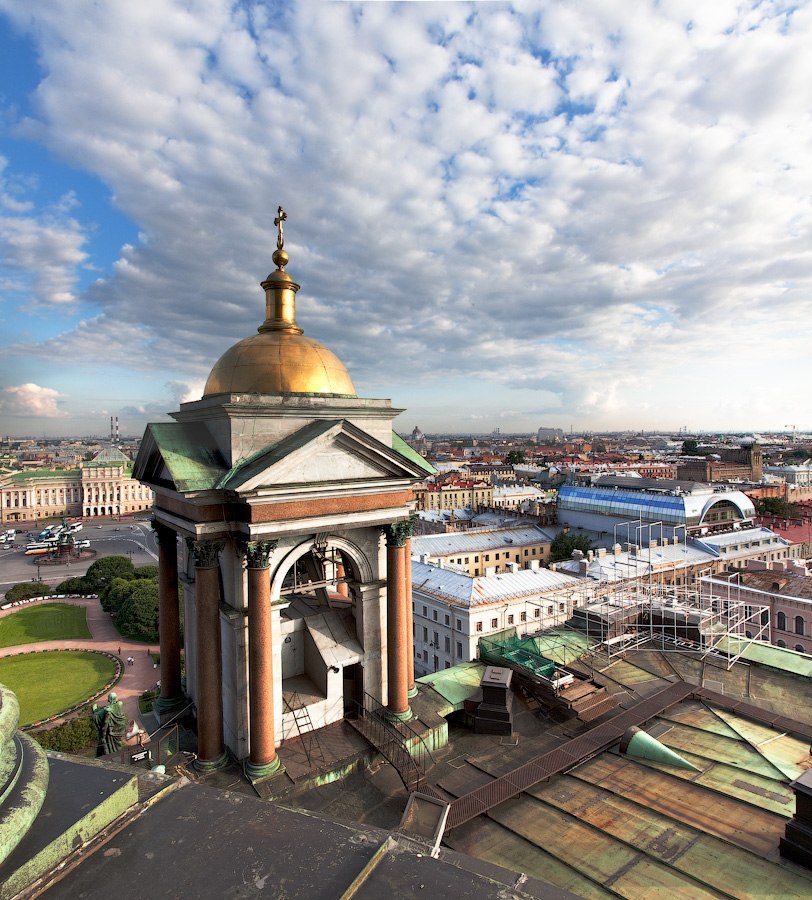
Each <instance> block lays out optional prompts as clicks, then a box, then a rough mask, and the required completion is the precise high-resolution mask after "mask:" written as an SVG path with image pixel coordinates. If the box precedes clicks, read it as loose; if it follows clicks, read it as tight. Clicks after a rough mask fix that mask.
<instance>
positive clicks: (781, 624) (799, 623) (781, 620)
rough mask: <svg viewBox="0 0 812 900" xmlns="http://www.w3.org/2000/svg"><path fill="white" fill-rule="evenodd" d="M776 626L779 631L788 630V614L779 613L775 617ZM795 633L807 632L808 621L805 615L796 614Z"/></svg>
mask: <svg viewBox="0 0 812 900" xmlns="http://www.w3.org/2000/svg"><path fill="white" fill-rule="evenodd" d="M775 627H776V629H777V630H778V631H787V630H788V629H787V616H786V614H785V613H782V612H780V613H778V615H777V616H776V617H775ZM795 634H806V622H805V620H804V617H803V616H795Z"/></svg>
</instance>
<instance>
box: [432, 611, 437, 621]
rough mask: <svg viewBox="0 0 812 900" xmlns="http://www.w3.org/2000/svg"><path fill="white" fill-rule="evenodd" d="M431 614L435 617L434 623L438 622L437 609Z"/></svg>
mask: <svg viewBox="0 0 812 900" xmlns="http://www.w3.org/2000/svg"><path fill="white" fill-rule="evenodd" d="M431 614H432V616H433V617H434V621H435V622H436V621H437V610H436V609H433V610H432V611H431Z"/></svg>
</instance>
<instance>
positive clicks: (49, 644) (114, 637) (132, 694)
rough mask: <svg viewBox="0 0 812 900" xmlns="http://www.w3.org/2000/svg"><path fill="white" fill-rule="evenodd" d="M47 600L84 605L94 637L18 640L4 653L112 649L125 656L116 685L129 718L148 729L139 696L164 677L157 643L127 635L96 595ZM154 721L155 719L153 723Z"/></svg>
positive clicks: (10, 611)
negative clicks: (130, 661)
mask: <svg viewBox="0 0 812 900" xmlns="http://www.w3.org/2000/svg"><path fill="white" fill-rule="evenodd" d="M43 602H49V603H68V604H70V605H72V606H83V607H84V608H85V611H86V614H87V627H88V630H89V631H90V638H74V639H72V640H66V641H37V642H36V643H34V644H17V645H16V646H14V647H2V648H0V657H4V656H15V655H16V654H18V653H29V652H32V651H37V650H103V651H106V652H107V653H112V654H113V655H114V656H118V657H119V658H120V659H121V664H122V666H123V667H124V668H123V672H124V674H123V676H122V678H121V681H119V683H118V684H117V685H116V686H115V687H114V688H113V690H114V691H115V692H116V693H117V694H118V698H119V700H121V701H122V702H123V703H124V709H125V711H126V713H127V721H128V722H131V721H133V720H134V721H135V722H136V724H137V725H138V726H139V727H140V728H142V729H143V730H145V731H148V730H149V728H147V727H146V726H145V724H144V722H143V721H142V719H141V713H140V712H139V709H138V698H139V697H140V696H141V694H142V693H143V692H144V691H146V690H148V689H149V688H153V687H155V685H156V683H157V681H158V679H159V678H160V677H161V673H160V669H158V668H155V667H154V665H153V662H152V655H151V653H150V650H155V651H156V652H157V650H158V648H157V646H156V645H155V644H152V645H151V646H150V645H149V644H144V643H141V642H140V641H131V640H128V639H127V638H123V637H122V636H121V635H120V634H119V633H118V631H116V627H115V625H113V621H112V619H111V618H110V614H109V613H106V612H105V611H104V610H103V609H102V608H101V603H100V602H99V601H98V599H96V598H90V597H65V598H60V599H59V600H57V599H55V598H50V597H46V598H43ZM33 605H34V604H26V606H25V607H12V608H11V609H4V610H0V618H3V617H4V616H9V615H13V614H14V613H15V612H20V610H21V609H26V608H28V607H29V606H33ZM128 657H132V659H133V664H132V665H128V664H127V659H128ZM106 702H107V700H106V698H102V699H101V700H99V704H100V705H102V704H103V703H106ZM150 724H151V723H150Z"/></svg>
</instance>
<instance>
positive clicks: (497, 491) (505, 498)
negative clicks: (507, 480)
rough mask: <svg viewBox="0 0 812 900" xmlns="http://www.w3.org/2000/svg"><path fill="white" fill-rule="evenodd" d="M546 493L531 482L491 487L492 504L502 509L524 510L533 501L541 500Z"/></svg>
mask: <svg viewBox="0 0 812 900" xmlns="http://www.w3.org/2000/svg"><path fill="white" fill-rule="evenodd" d="M545 497H546V494H545V492H544V491H542V490H541V489H540V488H537V487H534V486H533V485H532V484H505V485H498V486H496V487H494V489H493V505H494V506H495V507H501V508H503V509H521V510H526V509H528V508H529V506H530V504H531V503H533V502H541V501H543V500H544V499H545Z"/></svg>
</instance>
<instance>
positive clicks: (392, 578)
mask: <svg viewBox="0 0 812 900" xmlns="http://www.w3.org/2000/svg"><path fill="white" fill-rule="evenodd" d="M410 531H411V522H397V523H395V524H394V525H390V526H389V527H388V528H387V529H386V613H387V615H386V622H387V624H386V646H387V651H386V658H387V676H388V683H389V702H388V704H387V708H388V712H389V715H390V716H392V717H393V718H396V719H401V720H406V719H410V718H411V717H412V711H411V709H410V708H409V684H408V675H407V671H408V668H407V658H406V655H407V653H408V643H409V641H408V630H409V629H410V628H411V619H412V615H411V610H410V609H409V608H408V605H407V597H406V538H407V537H408V535H409V532H410Z"/></svg>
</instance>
